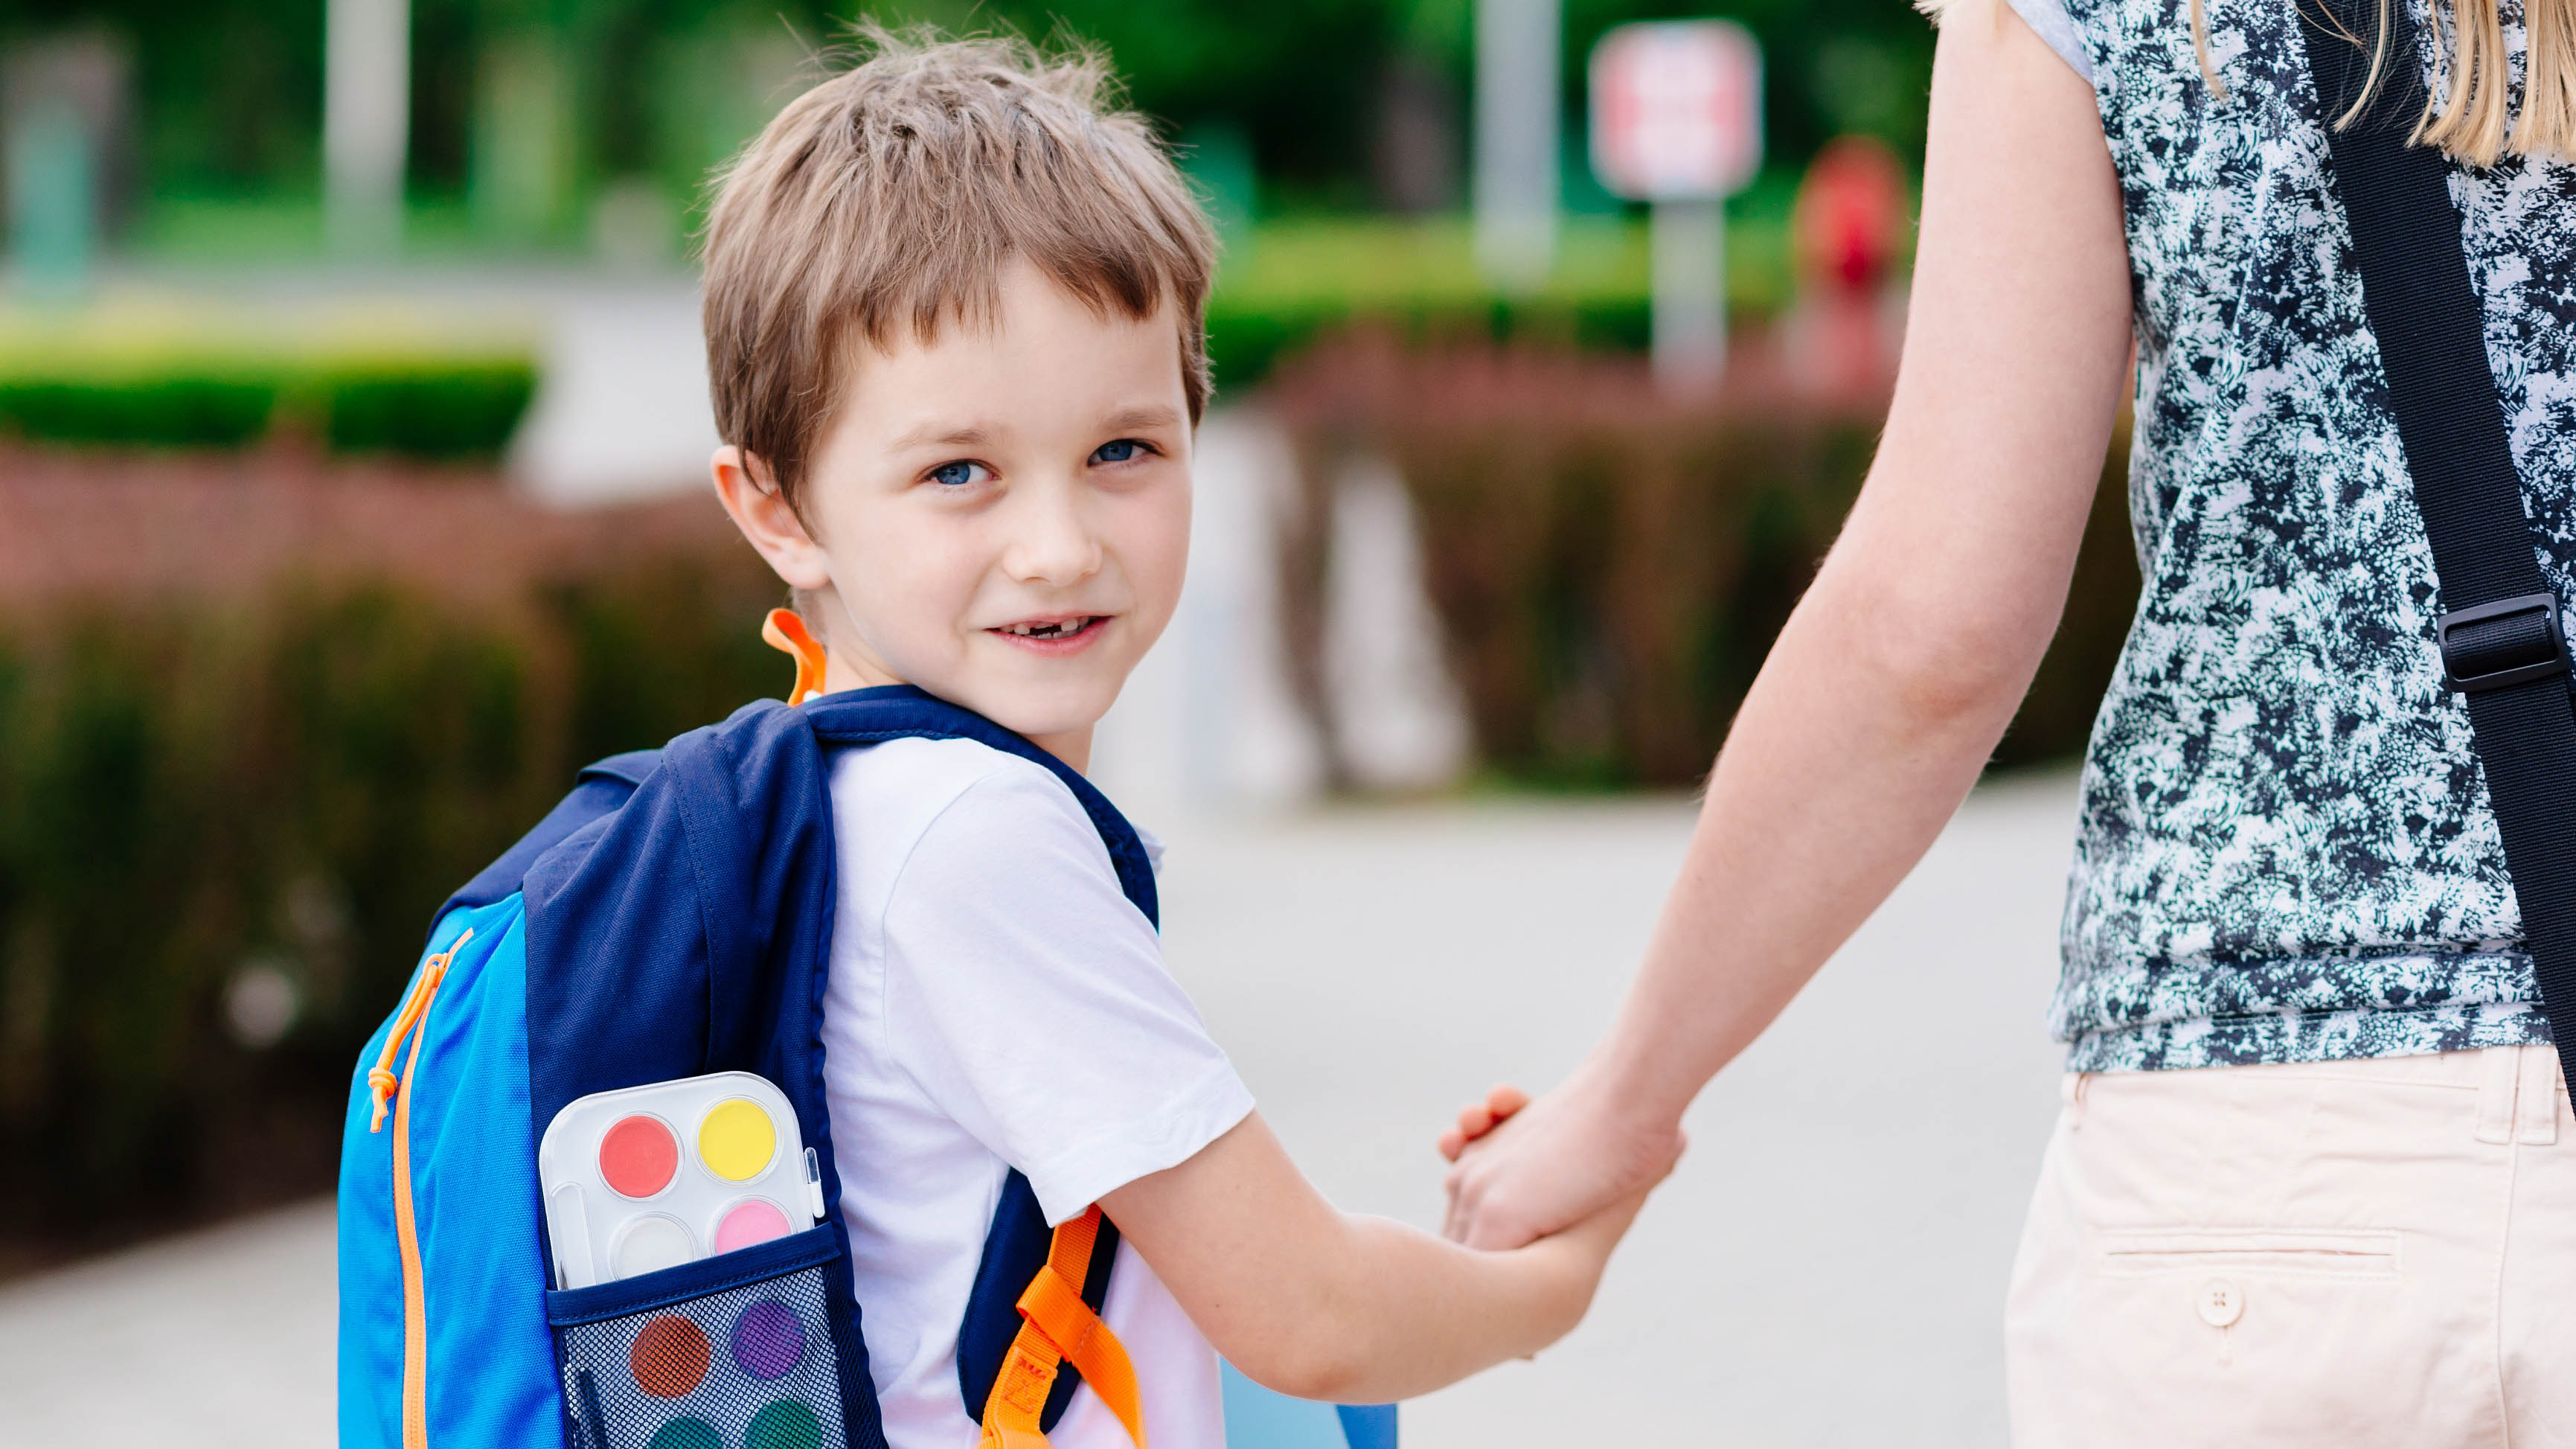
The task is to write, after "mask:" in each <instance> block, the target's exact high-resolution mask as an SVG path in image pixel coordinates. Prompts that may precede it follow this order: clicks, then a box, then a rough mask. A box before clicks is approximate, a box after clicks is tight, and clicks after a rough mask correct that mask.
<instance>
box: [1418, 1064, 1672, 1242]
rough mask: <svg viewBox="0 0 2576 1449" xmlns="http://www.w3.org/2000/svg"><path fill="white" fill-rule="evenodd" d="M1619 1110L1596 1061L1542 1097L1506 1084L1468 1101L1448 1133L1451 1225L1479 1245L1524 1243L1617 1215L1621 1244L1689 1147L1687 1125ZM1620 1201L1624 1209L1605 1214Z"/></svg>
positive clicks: (1447, 1227) (1457, 1235)
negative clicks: (1631, 1222)
mask: <svg viewBox="0 0 2576 1449" xmlns="http://www.w3.org/2000/svg"><path fill="white" fill-rule="evenodd" d="M1619 1106H1620V1104H1619V1103H1618V1102H1617V1101H1616V1100H1615V1099H1614V1094H1612V1093H1611V1092H1610V1091H1609V1090H1608V1089H1607V1088H1606V1086H1604V1085H1603V1084H1602V1081H1601V1078H1600V1077H1599V1076H1598V1075H1597V1074H1595V1073H1593V1072H1592V1071H1591V1070H1590V1069H1589V1068H1588V1066H1587V1068H1585V1069H1581V1070H1578V1071H1577V1072H1576V1073H1575V1075H1574V1076H1573V1077H1571V1078H1569V1079H1567V1081H1566V1082H1565V1084H1564V1085H1562V1086H1560V1087H1558V1088H1557V1089H1556V1090H1555V1091H1553V1092H1550V1093H1548V1094H1547V1095H1546V1096H1545V1097H1542V1098H1539V1099H1538V1100H1537V1101H1535V1102H1533V1101H1531V1100H1530V1097H1529V1094H1528V1093H1526V1092H1523V1091H1521V1090H1520V1089H1519V1088H1517V1087H1512V1086H1499V1087H1496V1088H1494V1089H1493V1090H1492V1091H1491V1092H1488V1093H1487V1094H1486V1095H1485V1100H1484V1101H1482V1102H1478V1103H1474V1104H1472V1105H1470V1106H1468V1107H1467V1108H1466V1109H1465V1110H1464V1111H1461V1112H1460V1113H1459V1114H1458V1121H1457V1125H1456V1126H1454V1127H1452V1128H1450V1129H1449V1130H1447V1131H1445V1132H1443V1133H1441V1134H1440V1155H1441V1156H1443V1157H1445V1158H1447V1159H1449V1161H1450V1162H1451V1163H1452V1164H1454V1165H1453V1166H1451V1168H1450V1169H1449V1174H1448V1179H1447V1186H1448V1189H1449V1213H1448V1219H1447V1222H1446V1223H1445V1224H1444V1226H1443V1229H1442V1230H1443V1231H1444V1232H1445V1233H1446V1234H1447V1235H1448V1236H1449V1237H1450V1238H1451V1239H1452V1240H1454V1241H1456V1242H1460V1243H1464V1244H1466V1245H1467V1246H1468V1247H1471V1248H1485V1249H1501V1248H1517V1247H1520V1246H1521V1245H1523V1244H1525V1243H1528V1242H1531V1241H1532V1240H1534V1239H1537V1238H1540V1237H1543V1236H1545V1235H1547V1234H1549V1233H1553V1232H1559V1231H1562V1230H1565V1229H1568V1228H1572V1227H1576V1226H1577V1225H1580V1227H1581V1228H1582V1229H1583V1230H1585V1231H1587V1232H1588V1231H1589V1230H1591V1229H1592V1228H1593V1226H1594V1225H1593V1223H1592V1221H1591V1220H1592V1219H1594V1218H1595V1217H1596V1216H1599V1217H1616V1218H1617V1220H1618V1223H1617V1228H1616V1230H1615V1231H1613V1232H1612V1234H1611V1241H1613V1242H1615V1241H1616V1239H1617V1234H1618V1233H1619V1232H1624V1231H1626V1229H1627V1223H1628V1220H1629V1219H1630V1218H1633V1217H1634V1216H1635V1214H1636V1209H1637V1205H1638V1204H1639V1203H1641V1202H1642V1201H1643V1200H1644V1196H1645V1193H1646V1190H1647V1189H1649V1188H1651V1187H1653V1186H1654V1185H1655V1184H1656V1183H1659V1182H1661V1181H1663V1179H1664V1177H1665V1175H1666V1174H1668V1173H1670V1172H1671V1171H1672V1170H1673V1164H1674V1162H1676V1161H1677V1160H1678V1159H1679V1158H1680V1156H1681V1152H1682V1148H1683V1146H1684V1138H1683V1136H1682V1131H1681V1128H1680V1126H1679V1125H1678V1124H1672V1125H1663V1124H1656V1123H1649V1122H1641V1121H1638V1120H1636V1119H1635V1118H1634V1116H1633V1114H1630V1113H1627V1112H1623V1111H1621V1110H1619ZM1614 1206H1617V1207H1620V1208H1622V1209H1624V1211H1623V1212H1619V1213H1605V1212H1604V1210H1605V1209H1609V1208H1612V1207H1614ZM1603 1251H1604V1253H1605V1254H1606V1252H1607V1251H1608V1249H1607V1245H1606V1244H1605V1245H1604V1248H1603Z"/></svg>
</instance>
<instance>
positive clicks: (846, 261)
mask: <svg viewBox="0 0 2576 1449" xmlns="http://www.w3.org/2000/svg"><path fill="white" fill-rule="evenodd" d="M861 44H862V46H863V48H864V51H865V59H863V60H862V61H860V63H858V64H857V65H854V66H852V67H851V68H850V69H848V70H844V71H842V72H841V73H839V74H837V75H834V76H832V77H831V78H830V79H828V80H825V81H824V82H822V83H821V84H820V85H817V86H815V87H814V88H813V89H811V90H809V91H807V92H805V93H804V94H803V95H801V96H798V97H797V98H796V99H795V100H793V101H791V102H789V103H788V106H787V108H786V109H785V110H783V111H781V112H779V113H778V116H777V118H776V119H774V120H772V121H771V122H770V123H769V125H768V127H767V128H766V129H765V130H763V131H762V132H761V133H760V137H759V139H757V140H755V141H753V142H752V143H751V145H750V146H749V147H748V148H746V149H745V150H744V151H743V153H742V154H741V156H739V157H738V158H736V159H735V161H734V163H733V165H732V166H731V167H730V168H728V169H727V171H726V173H725V175H724V177H723V179H722V181H721V182H720V183H719V184H718V190H717V193H716V199H715V206H714V209H713V211H712V213H711V214H710V216H709V218H708V221H707V231H706V304H705V320H706V329H707V373H708V377H709V380H710V383H711V385H712V389H713V392H714V395H715V413H716V430H717V432H718V433H719V434H721V435H722V436H723V438H724V439H725V441H727V442H729V443H732V444H734V445H735V446H737V447H740V448H741V449H742V450H743V451H745V452H746V453H749V454H752V455H753V456H755V457H757V458H759V459H760V460H761V461H762V462H763V463H766V464H767V465H768V466H769V469H770V473H771V476H772V477H774V478H775V479H776V480H777V483H778V486H779V487H780V488H781V489H782V490H783V491H784V492H785V493H786V496H787V498H788V500H789V502H790V503H794V502H796V500H797V487H798V484H799V482H800V481H801V478H802V476H803V473H804V469H805V466H806V464H807V463H808V461H809V460H810V455H811V452H812V449H813V447H814V445H815V443H816V440H817V439H818V438H819V437H820V436H821V434H822V432H823V430H824V429H825V428H826V427H828V426H829V425H830V423H831V419H832V413H833V410H834V408H835V407H836V405H837V403H838V401H839V398H840V396H841V388H842V385H843V383H844V381H845V379H846V378H847V377H848V375H849V368H850V365H851V361H852V359H853V355H854V353H855V351H856V349H855V347H854V346H853V343H854V341H855V340H857V339H865V340H866V341H867V342H869V343H870V344H872V345H875V346H880V347H882V346H886V345H888V344H889V342H890V341H891V340H892V339H893V338H894V337H895V335H896V333H895V329H896V328H898V327H903V326H907V325H908V326H910V327H911V328H912V331H913V334H914V336H915V337H917V338H919V339H920V340H921V341H923V342H928V341H930V340H931V339H932V338H933V337H934V336H936V335H937V333H938V330H939V328H940V327H941V326H942V325H944V324H949V323H968V324H980V323H983V322H987V321H989V320H990V319H991V317H992V316H993V312H994V309H995V308H996V306H997V305H998V302H999V289H1000V279H1001V274H1002V272H1003V270H1004V268H1005V266H1006V264H1008V263H1009V262H1010V261H1011V260H1012V259H1014V258H1025V259H1027V260H1028V261H1030V262H1032V263H1034V264H1035V265H1036V266H1037V267H1038V269H1039V270H1040V271H1042V272H1044V273H1045V274H1046V275H1047V276H1049V277H1051V278H1053V279H1054V280H1055V281H1056V282H1057V283H1058V284H1060V285H1061V286H1063V287H1064V288H1065V289H1066V290H1067V291H1069V292H1071V293H1073V294H1074V295H1075V296H1077V297H1080V298H1082V299H1083V300H1084V301H1086V302H1088V303H1090V304H1091V305H1092V306H1093V307H1094V308H1095V309H1097V310H1099V311H1100V312H1102V313H1103V314H1104V315H1106V314H1108V313H1109V312H1111V311H1112V310H1115V311H1116V312H1118V313H1122V314H1124V315H1126V316H1129V317H1134V318H1139V319H1142V318H1146V317H1151V316H1152V315H1153V314H1154V312H1155V309H1156V308H1158V307H1159V306H1161V305H1162V304H1163V303H1164V302H1166V301H1169V302H1170V303H1171V306H1172V310H1173V312H1174V313H1175V314H1176V315H1177V316H1178V318H1179V321H1180V337H1179V338H1178V345H1179V347H1180V349H1181V374H1182V378H1183V381H1184V385H1185V386H1186V388H1187V390H1188V395H1189V409H1190V417H1191V420H1192V421H1196V420H1197V418H1198V416H1199V414H1200V412H1201V410H1202V409H1203V408H1204V407H1205V406H1206V403H1207V397H1208V390H1209V382H1208V364H1207V325H1206V319H1205V312H1206V305H1207V294H1208V286H1209V283H1210V281H1211V279H1212V276H1213V273H1214V270H1215V253H1216V243H1215V238H1214V237H1213V236H1212V235H1211V234H1210V232H1209V230H1208V224H1207V219H1206V217H1205V216H1204V215H1202V214H1201V212H1200V210H1199V206H1198V202H1197V200H1196V199H1195V198H1194V197H1193V196H1192V195H1191V193H1190V188H1189V185H1188V183H1187V182H1185V181H1184V180H1183V179H1182V178H1181V175H1180V173H1179V171H1178V170H1177V169H1175V168H1174V166H1173V165H1172V161H1171V158H1170V156H1169V155H1168V154H1167V153H1166V152H1165V151H1164V149H1163V147H1162V145H1161V144H1160V143H1159V142H1158V141H1157V140H1156V139H1155V137H1154V135H1153V132H1152V131H1151V129H1150V128H1149V127H1148V125H1147V123H1146V122H1145V120H1144V119H1143V118H1142V117H1140V116H1137V115H1136V114H1134V113H1133V112H1128V111H1120V110H1114V109H1112V105H1113V97H1112V94H1111V85H1110V81H1109V77H1108V69H1107V66H1106V65H1105V64H1104V63H1103V61H1102V60H1101V58H1100V57H1099V56H1097V55H1094V54H1090V53H1083V52H1076V53H1071V54H1060V55H1047V54H1041V53H1040V52H1039V51H1038V50H1037V48H1036V47H1034V46H1032V45H1030V44H1028V43H1027V42H1026V41H1023V40H1019V39H1016V38H987V39H972V40H950V41H936V40H932V39H928V38H926V37H922V36H918V35H915V36H898V35H893V34H890V33H888V32H885V31H882V30H874V29H871V30H868V31H865V32H863V35H862V39H861Z"/></svg>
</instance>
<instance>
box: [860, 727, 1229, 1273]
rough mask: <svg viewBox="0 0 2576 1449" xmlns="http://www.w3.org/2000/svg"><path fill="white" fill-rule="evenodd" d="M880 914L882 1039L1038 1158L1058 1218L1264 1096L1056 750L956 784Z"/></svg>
mask: <svg viewBox="0 0 2576 1449" xmlns="http://www.w3.org/2000/svg"><path fill="white" fill-rule="evenodd" d="M884 922H885V925H884V930H885V963H886V973H885V992H886V1001H885V1014H884V1018H883V1019H884V1023H885V1031H886V1038H887V1040H886V1043H885V1047H886V1050H887V1051H888V1052H890V1053H891V1054H892V1056H893V1059H894V1060H895V1061H896V1062H897V1063H898V1064H900V1065H901V1066H902V1067H903V1068H904V1070H905V1071H906V1072H907V1073H908V1074H909V1075H910V1076H911V1077H912V1079H913V1081H914V1082H915V1083H916V1084H917V1085H918V1086H919V1087H920V1088H921V1090H922V1091H923V1092H924V1094H926V1095H927V1096H928V1097H929V1098H930V1100H931V1102H932V1104H933V1105H934V1106H936V1107H937V1108H938V1109H939V1110H940V1111H942V1112H944V1113H946V1114H947V1115H948V1116H949V1117H951V1118H953V1119H955V1120H956V1122H957V1123H958V1124H959V1125H960V1126H962V1127H964V1128H965V1129H966V1130H967V1131H968V1132H969V1133H971V1134H973V1135H974V1136H975V1137H976V1138H977V1139H978V1140H979V1141H981V1142H983V1143H984V1145H985V1146H986V1147H989V1148H990V1149H992V1151H993V1153H994V1154H995V1155H996V1156H998V1157H1000V1158H1001V1159H1002V1160H1003V1161H1005V1162H1008V1163H1009V1164H1011V1165H1012V1166H1013V1167H1016V1168H1018V1169H1019V1170H1020V1171H1021V1172H1023V1173H1026V1174H1027V1175H1028V1179H1029V1182H1030V1184H1031V1185H1032V1186H1033V1187H1035V1188H1036V1189H1037V1197H1038V1203H1039V1205H1040V1206H1041V1207H1042V1208H1044V1209H1045V1211H1046V1216H1047V1221H1048V1222H1050V1223H1060V1222H1063V1221H1065V1220H1066V1219H1068V1218H1072V1217H1075V1216H1078V1215H1080V1214H1081V1213H1082V1211H1083V1210H1084V1209H1085V1208H1088V1207H1089V1206H1091V1204H1093V1203H1094V1202H1097V1201H1099V1200H1100V1198H1101V1197H1102V1196H1103V1195H1104V1194H1106V1193H1109V1192H1111V1191H1113V1190H1115V1189H1117V1188H1119V1187H1122V1186H1125V1185H1126V1184H1127V1183H1130V1182H1133V1181H1135V1180H1136V1179H1137V1178H1140V1177H1143V1176H1145V1175H1147V1174H1149V1173H1154V1172H1160V1171H1161V1170H1163V1169H1164V1168H1167V1167H1172V1166H1176V1165H1178V1164H1179V1163H1182V1162H1184V1161H1187V1160H1188V1159H1189V1158H1190V1157H1192V1156H1193V1155H1195V1154H1196V1153H1197V1152H1198V1150H1199V1149H1200V1148H1202V1147H1205V1146H1206V1145H1208V1144H1209V1143H1210V1142H1213V1141H1215V1140H1216V1139H1217V1138H1218V1137H1220V1136H1222V1135H1223V1134H1224V1133H1225V1132H1226V1131H1227V1130H1228V1129H1229V1128H1232V1127H1233V1126H1234V1125H1235V1124H1236V1123H1238V1122H1240V1121H1242V1120H1243V1118H1244V1117H1245V1115H1246V1114H1248V1113H1249V1112H1250V1111H1251V1110H1252V1093H1251V1092H1250V1090H1249V1089H1247V1088H1246V1087H1245V1086H1244V1084H1243V1080H1242V1078H1241V1077H1239V1076H1237V1075H1236V1073H1235V1070H1234V1065H1233V1063H1231V1062H1230V1061H1228V1060H1227V1059H1226V1055H1225V1053H1224V1051H1222V1050H1221V1049H1219V1048H1218V1046H1217V1044H1216V1043H1215V1042H1214V1041H1213V1040H1211V1039H1210V1038H1209V1036H1208V1033H1207V1028H1206V1026H1205V1025H1204V1024H1203V1023H1202V1022H1201V1021H1200V1019H1199V1014H1198V1009H1197V1008H1196V1007H1195V1006H1193V1005H1192V1004H1191V1002H1190V999H1189V997H1188V996H1187V995H1186V994H1184V993H1183V992H1182V990H1181V988H1180V984H1179V983H1178V982H1176V981H1174V980H1173V979H1172V976H1171V973H1170V972H1169V971H1168V970H1166V969H1165V968H1164V965H1163V953H1162V943H1161V940H1160V938H1158V937H1157V936H1156V935H1155V933H1154V928H1153V926H1152V925H1151V924H1150V923H1148V922H1147V921H1146V919H1145V917H1144V915H1143V913H1141V912H1139V911H1138V910H1137V909H1136V907H1135V906H1134V905H1133V904H1131V903H1130V902H1129V901H1128V899H1127V897H1126V895H1125V894H1124V893H1123V892H1121V891H1120V889H1119V887H1118V878H1117V874H1116V872H1115V871H1114V870H1113V868H1112V867H1111V865H1110V863H1109V852H1108V850H1107V848H1106V847H1105V846H1103V845H1102V844H1101V841H1100V836H1099V834H1098V832H1097V831H1095V830H1094V829H1093V828H1092V825H1091V821H1090V819H1089V818H1088V817H1087V816H1085V815H1084V814H1083V812H1082V807H1081V806H1080V805H1079V804H1078V803H1076V801H1075V800H1074V798H1073V794H1072V792H1071V791H1069V790H1067V789H1066V788H1065V787H1064V785H1063V783H1062V782H1061V781H1059V780H1057V779H1055V778H1054V777H1053V776H1051V775H1049V774H1047V773H1046V772H1045V771H1044V770H1043V769H1041V768H1039V767H1037V766H1034V765H1030V764H1028V763H1027V762H1025V761H1017V760H1014V761H1010V762H1008V764H1007V765H1005V766H1003V767H1000V768H996V769H995V770H993V771H991V772H989V773H987V774H986V775H984V776H983V777H982V778H980V779H978V780H977V781H976V782H975V783H973V784H972V785H970V786H968V787H967V788H966V790H965V791H963V792H962V793H961V794H959V795H958V796H957V797H956V798H955V799H954V800H953V801H951V802H950V803H949V805H948V806H947V808H946V809H944V810H943V811H942V812H941V813H940V815H939V816H938V818H937V819H935V820H934V821H932V822H931V824H930V826H929V828H928V829H927V830H925V831H924V832H923V833H922V835H921V837H920V839H919V841H918V842H917V843H916V844H915V845H914V846H913V849H912V852H911V854H910V856H909V857H908V858H907V859H906V860H905V862H904V865H903V868H902V871H901V874H900V875H899V876H897V878H896V880H895V884H894V888H893V892H892V895H891V898H890V899H889V900H888V902H887V905H886V911H885V917H884Z"/></svg>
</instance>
